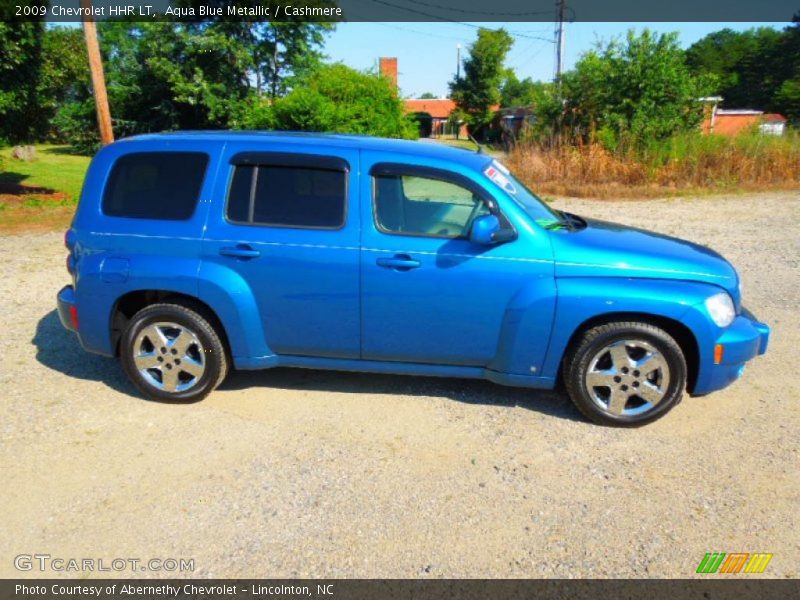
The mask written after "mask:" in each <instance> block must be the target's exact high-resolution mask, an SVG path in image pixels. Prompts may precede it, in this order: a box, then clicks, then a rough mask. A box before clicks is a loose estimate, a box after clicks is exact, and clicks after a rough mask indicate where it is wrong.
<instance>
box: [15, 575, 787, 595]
mask: <svg viewBox="0 0 800 600" xmlns="http://www.w3.org/2000/svg"><path fill="white" fill-rule="evenodd" d="M19 586H24V587H23V588H20V587H19ZM126 587H128V588H138V589H139V593H123V590H125V589H126ZM24 588H27V589H24ZM33 588H37V591H32V589H33ZM159 588H160V589H161V591H160V592H159V593H156V590H157V589H159ZM77 590H80V591H79V592H78V591H77ZM112 590H113V591H112ZM73 591H75V592H76V593H71V592H73ZM98 591H99V593H97V592H98ZM254 592H255V593H254ZM798 593H800V581H798V580H789V579H753V578H750V577H749V576H741V577H736V578H727V577H726V578H725V579H723V578H721V577H720V576H708V578H703V579H678V580H676V579H631V580H619V579H589V580H581V579H545V580H541V579H538V580H536V579H514V580H508V579H424V580H410V579H327V580H323V579H60V580H56V579H40V580H36V579H6V580H2V581H1V582H0V598H3V599H11V598H13V599H14V600H89V599H96V600H186V599H189V598H191V599H193V600H200V599H209V600H253V599H259V600H267V599H269V600H290V599H291V600H294V599H304V598H310V599H312V600H381V599H398V600H400V599H402V600H412V599H413V600H434V599H437V600H438V599H440V598H454V599H458V600H473V599H474V600H478V599H481V600H482V599H484V598H486V599H492V600H523V599H525V600H527V599H532V598H537V599H539V598H545V599H551V598H552V599H558V600H562V599H564V600H566V599H570V600H573V599H574V600H583V599H586V600H595V599H597V598H614V599H638V598H643V599H646V600H656V599H660V598H670V599H675V600H681V599H684V598H685V599H698V600H706V599H708V600H740V599H746V598H759V599H771V598H797V597H798Z"/></svg>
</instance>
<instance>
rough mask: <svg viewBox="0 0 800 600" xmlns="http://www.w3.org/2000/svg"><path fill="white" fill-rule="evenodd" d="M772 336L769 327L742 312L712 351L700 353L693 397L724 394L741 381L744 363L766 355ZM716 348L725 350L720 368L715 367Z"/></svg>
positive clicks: (715, 343)
mask: <svg viewBox="0 0 800 600" xmlns="http://www.w3.org/2000/svg"><path fill="white" fill-rule="evenodd" d="M769 334H770V329H769V325H766V324H764V323H761V322H760V321H758V320H757V319H756V318H755V316H753V314H752V313H751V312H750V311H748V310H746V309H743V310H742V314H740V315H739V316H737V317H736V319H734V321H733V323H731V324H730V325H729V326H728V327H726V328H725V330H724V331H723V333H722V335H720V336H719V337H718V338H717V339H716V340H715V341H714V343H713V344H711V345H710V347H709V348H703V349H701V353H702V356H701V358H700V369H699V372H698V374H697V382H696V383H695V386H694V389H693V390H692V395H693V396H702V395H703V394H708V393H709V392H713V391H716V390H721V389H722V388H724V387H727V386H729V385H730V384H732V383H733V382H734V381H736V380H737V379H739V377H741V376H742V373H743V372H744V365H745V363H746V362H747V361H749V360H751V359H752V358H755V357H756V356H759V355H761V354H764V353H765V352H766V351H767V346H768V345H769ZM717 344H722V346H723V355H722V361H721V362H720V364H714V346H716V345H717Z"/></svg>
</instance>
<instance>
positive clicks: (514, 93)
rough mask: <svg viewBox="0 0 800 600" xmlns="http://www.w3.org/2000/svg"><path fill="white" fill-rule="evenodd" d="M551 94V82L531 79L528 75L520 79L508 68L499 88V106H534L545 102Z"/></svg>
mask: <svg viewBox="0 0 800 600" xmlns="http://www.w3.org/2000/svg"><path fill="white" fill-rule="evenodd" d="M552 94H553V84H552V83H544V82H542V81H533V80H532V79H531V78H530V77H526V78H525V79H522V80H520V79H518V78H517V75H516V73H514V71H512V70H510V69H509V70H508V71H507V72H506V78H505V80H504V81H503V85H502V86H501V88H500V106H501V107H502V108H511V107H517V106H527V107H531V108H535V107H537V106H539V105H540V104H542V103H544V102H546V101H547V99H548V98H549V97H550V96H552Z"/></svg>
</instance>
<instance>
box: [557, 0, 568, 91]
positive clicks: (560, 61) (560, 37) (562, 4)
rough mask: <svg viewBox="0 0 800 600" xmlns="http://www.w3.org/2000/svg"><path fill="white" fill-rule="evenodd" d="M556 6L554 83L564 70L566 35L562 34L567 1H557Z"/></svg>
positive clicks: (558, 79)
mask: <svg viewBox="0 0 800 600" xmlns="http://www.w3.org/2000/svg"><path fill="white" fill-rule="evenodd" d="M557 6H558V26H557V27H556V69H555V71H556V77H555V79H556V81H560V80H561V72H562V71H563V70H564V46H565V44H566V35H565V32H564V14H565V13H566V11H567V0H557Z"/></svg>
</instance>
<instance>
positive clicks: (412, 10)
mask: <svg viewBox="0 0 800 600" xmlns="http://www.w3.org/2000/svg"><path fill="white" fill-rule="evenodd" d="M369 1H370V2H373V3H375V4H383V5H384V6H389V7H391V8H395V9H398V10H404V11H406V12H410V13H414V14H418V15H421V16H423V17H428V18H429V19H435V20H437V21H445V22H447V23H453V24H456V25H463V26H464V27H471V28H473V29H483V27H482V26H480V25H474V24H472V23H464V22H463V21H456V20H453V19H446V18H444V17H441V16H439V15H433V14H431V13H428V12H425V11H422V10H417V9H416V8H409V7H408V6H400V5H399V4H393V3H391V2H386V0H369ZM508 33H510V34H511V35H513V36H514V37H521V38H527V39H531V40H542V41H545V42H550V43H553V40H550V39H548V38H544V37H539V36H535V35H527V34H524V33H520V32H511V31H509V32H508Z"/></svg>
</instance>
